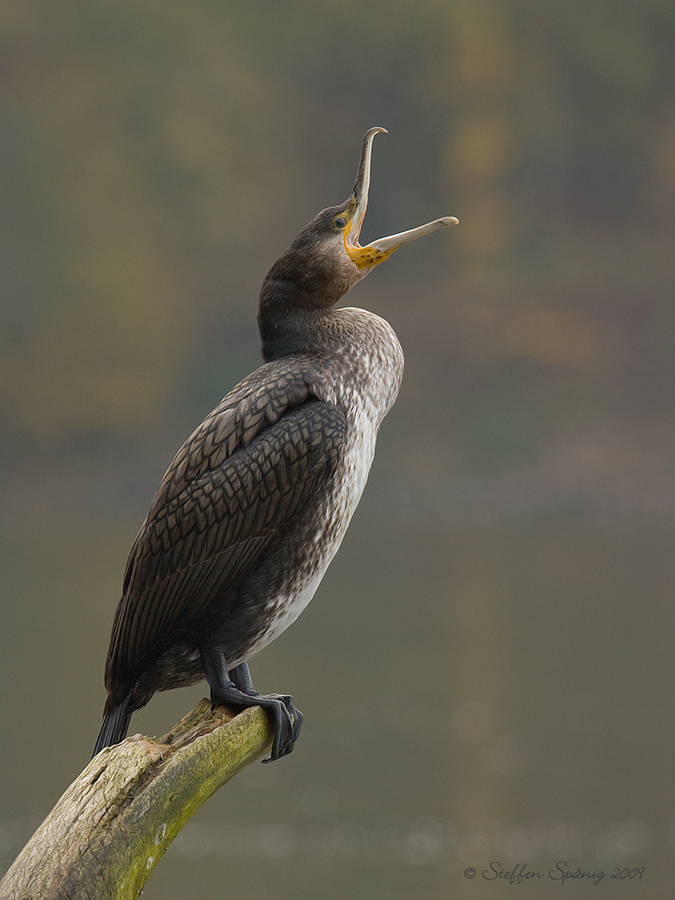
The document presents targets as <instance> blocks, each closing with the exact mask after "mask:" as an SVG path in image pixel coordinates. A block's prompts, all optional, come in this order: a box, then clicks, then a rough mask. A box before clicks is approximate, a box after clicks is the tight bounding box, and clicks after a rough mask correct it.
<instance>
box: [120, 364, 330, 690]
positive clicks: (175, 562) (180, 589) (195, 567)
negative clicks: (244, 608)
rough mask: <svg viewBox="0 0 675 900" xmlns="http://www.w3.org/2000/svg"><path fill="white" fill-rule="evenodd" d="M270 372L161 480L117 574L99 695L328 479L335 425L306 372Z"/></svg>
mask: <svg viewBox="0 0 675 900" xmlns="http://www.w3.org/2000/svg"><path fill="white" fill-rule="evenodd" d="M296 366H297V364H296ZM286 367H287V368H288V365H287V364H286ZM270 368H271V369H272V371H269V370H270ZM275 369H276V370H277V371H275ZM278 369H279V366H275V365H274V364H270V365H268V366H263V367H261V369H259V370H258V371H257V372H256V373H254V376H258V377H254V376H250V377H249V379H246V381H245V382H242V384H241V385H239V386H238V388H235V390H234V391H233V392H232V393H231V394H229V395H228V396H227V397H226V398H225V400H223V402H222V403H221V404H220V405H219V406H218V407H217V408H216V409H215V410H214V412H213V413H212V414H211V415H210V416H208V417H207V419H206V420H205V421H204V422H203V423H202V425H201V426H200V427H199V428H198V429H197V430H196V431H195V432H194V434H193V435H192V436H191V437H190V438H189V439H188V441H186V443H185V444H184V445H183V447H182V448H181V450H180V451H179V452H178V454H177V455H176V458H175V459H174V461H173V463H172V464H171V466H170V467H169V469H168V471H167V473H166V475H165V476H164V479H163V480H162V483H161V484H160V487H159V489H158V491H157V494H156V496H155V499H154V500H153V502H152V505H151V507H150V511H149V513H148V517H147V518H146V521H145V522H144V524H143V526H142V528H141V530H140V532H139V534H138V536H137V537H136V540H135V542H134V545H133V547H132V549H131V553H130V556H129V561H128V563H127V569H126V573H125V578H124V588H123V597H122V600H121V601H120V604H119V606H118V609H117V613H116V616H115V622H114V624H113V633H112V636H111V642H110V650H109V654H108V664H107V666H106V673H107V674H106V681H107V682H109V686H111V685H112V684H113V683H119V682H126V683H127V684H128V683H129V682H130V681H134V680H135V676H134V672H135V671H138V670H140V669H142V668H143V661H144V659H145V658H147V656H148V655H152V657H153V658H154V656H155V655H157V654H158V653H159V652H161V650H162V649H163V647H164V646H166V644H167V641H168V636H170V635H172V634H174V635H175V634H176V633H180V632H181V631H183V630H187V629H188V628H189V625H190V623H191V622H194V621H195V620H196V619H197V618H198V617H199V616H200V614H201V613H202V612H203V611H204V610H206V609H207V608H208V606H209V604H210V603H211V602H212V601H213V600H215V598H217V597H221V598H222V597H223V595H224V594H225V588H226V587H227V588H232V589H234V588H236V586H237V584H239V583H241V581H242V580H243V579H244V578H246V576H247V575H248V574H249V573H250V571H251V570H252V569H253V567H254V566H255V564H256V561H257V560H258V559H259V558H260V556H261V555H262V554H263V553H264V550H265V547H266V546H267V545H268V544H269V543H270V541H271V540H272V539H273V538H274V536H275V535H276V533H277V532H278V531H279V529H280V528H282V527H283V526H284V525H286V524H288V523H289V522H291V521H292V520H293V519H294V518H295V517H296V516H298V515H300V514H301V512H302V511H303V510H304V509H305V508H306V506H307V504H308V503H309V502H310V500H311V498H312V497H313V496H315V495H316V492H317V491H318V490H320V489H321V487H322V486H323V485H325V484H326V482H327V481H328V480H329V479H330V478H331V477H332V474H333V472H334V470H335V465H336V463H337V459H338V456H339V453H340V450H341V447H342V444H343V441H344V435H345V418H344V414H343V412H342V410H341V409H340V408H339V407H337V406H335V405H334V404H332V403H326V402H323V401H321V400H318V399H317V398H316V397H315V396H314V395H313V394H312V393H311V389H310V384H309V383H308V382H309V379H308V378H307V375H306V373H303V372H302V371H298V370H296V371H291V372H286V373H284V371H283V369H282V371H281V372H279V371H278ZM264 370H267V371H264ZM260 373H262V375H261V374H260Z"/></svg>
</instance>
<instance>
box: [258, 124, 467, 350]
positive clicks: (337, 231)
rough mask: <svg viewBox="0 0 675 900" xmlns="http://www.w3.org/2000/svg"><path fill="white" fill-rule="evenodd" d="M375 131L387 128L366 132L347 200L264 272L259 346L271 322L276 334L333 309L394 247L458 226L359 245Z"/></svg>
mask: <svg viewBox="0 0 675 900" xmlns="http://www.w3.org/2000/svg"><path fill="white" fill-rule="evenodd" d="M378 132H384V133H386V129H384V128H371V129H370V130H369V131H367V132H366V134H365V137H364V139H363V149H362V151H361V159H360V162H359V169H358V173H357V176H356V183H355V184H354V189H353V191H352V194H351V196H350V197H349V199H348V200H345V202H344V203H341V204H340V205H339V206H332V207H329V208H328V209H324V210H322V211H321V212H320V213H319V214H318V215H316V216H315V217H314V218H313V219H312V221H311V222H309V223H308V224H307V225H305V227H304V228H303V229H302V231H301V232H300V233H299V234H298V236H297V237H296V238H295V240H294V241H293V243H292V244H291V246H290V247H289V248H288V250H287V251H286V252H285V253H284V254H283V255H282V256H281V257H280V258H279V259H278V260H277V261H276V262H275V263H274V265H273V266H272V268H271V269H270V271H269V272H268V274H267V276H266V278H265V281H264V282H263V287H262V291H261V294H260V314H259V324H260V330H261V333H262V335H263V348H264V345H265V333H264V329H265V328H266V327H269V326H270V325H272V323H273V320H275V319H276V325H275V326H274V331H278V329H279V328H280V327H282V325H281V320H283V319H285V318H287V316H288V314H298V315H300V316H302V315H303V313H304V314H305V315H307V314H308V313H311V311H320V310H326V309H329V308H331V307H332V306H334V304H335V303H337V302H338V300H340V298H341V297H342V296H343V295H344V294H346V292H347V291H348V290H349V288H351V287H353V285H355V284H356V282H357V281H360V280H361V279H362V278H364V277H365V276H366V275H367V274H368V272H370V271H371V270H372V269H374V268H375V266H377V265H379V264H380V263H381V262H384V260H385V259H388V257H389V256H391V254H392V253H393V252H394V250H396V249H397V248H398V247H400V246H402V245H403V244H407V243H409V242H410V241H414V240H416V239H417V238H419V237H422V236H423V235H425V234H430V233H431V232H432V231H436V230H437V229H439V228H445V227H446V226H448V225H457V224H459V223H458V220H457V219H455V218H454V217H453V216H445V217H443V218H441V219H435V220H434V221H433V222H428V223H427V224H426V225H420V226H419V227H417V228H412V229H411V230H410V231H403V232H400V233H399V234H392V235H389V236H388V237H383V238H379V239H378V240H376V241H372V242H371V243H369V244H367V245H366V246H365V247H362V246H361V244H360V243H359V235H360V233H361V226H362V225H363V220H364V218H365V215H366V207H367V205H368V190H369V187H370V162H371V157H372V147H373V139H374V137H375V135H376V134H377V133H378ZM265 356H266V357H267V353H265Z"/></svg>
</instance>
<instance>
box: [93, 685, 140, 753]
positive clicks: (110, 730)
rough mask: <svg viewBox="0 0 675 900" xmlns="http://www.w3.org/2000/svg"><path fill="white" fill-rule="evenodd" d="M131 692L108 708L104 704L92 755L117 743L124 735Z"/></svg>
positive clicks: (128, 720) (128, 718)
mask: <svg viewBox="0 0 675 900" xmlns="http://www.w3.org/2000/svg"><path fill="white" fill-rule="evenodd" d="M130 699H131V694H130V693H129V694H126V695H125V696H124V697H123V698H122V700H121V701H120V702H119V703H118V704H117V705H116V706H112V707H111V708H110V709H108V704H106V709H105V713H104V715H103V724H102V725H101V730H100V731H99V733H98V738H97V739H96V746H95V747H94V753H93V756H96V754H97V753H100V751H101V750H103V748H104V747H112V746H113V744H119V742H120V741H123V740H124V738H125V737H126V734H127V731H128V730H129V722H130V721H131V713H132V712H133V710H130V709H129V701H130Z"/></svg>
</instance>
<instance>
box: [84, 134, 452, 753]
mask: <svg viewBox="0 0 675 900" xmlns="http://www.w3.org/2000/svg"><path fill="white" fill-rule="evenodd" d="M380 131H385V129H384V128H371V129H370V131H368V132H367V133H366V135H365V138H364V141H363V150H362V153H361V160H360V164H359V169H358V174H357V178H356V184H355V185H354V190H353V193H352V195H351V196H350V198H349V199H348V200H347V201H345V202H344V203H342V204H341V205H340V206H334V207H331V208H329V209H325V210H323V212H320V213H319V214H318V215H317V216H316V217H315V218H314V219H312V221H311V222H310V223H309V224H308V225H306V226H305V228H303V229H302V231H301V232H300V233H299V234H298V236H297V237H296V238H295V240H294V241H293V243H292V244H291V246H290V248H289V249H288V250H287V251H286V252H285V253H284V254H283V256H281V258H280V259H278V260H277V262H275V263H274V265H273V266H272V268H271V269H270V271H269V272H268V274H267V276H266V277H265V280H264V281H263V285H262V289H261V292H260V298H259V313H258V325H259V329H260V335H261V338H262V356H263V358H264V364H263V365H262V366H260V368H259V369H256V371H255V372H253V373H252V374H251V375H249V376H248V377H247V378H245V379H244V380H243V381H242V382H240V383H239V384H238V385H237V386H236V387H235V388H233V389H232V390H231V391H230V393H229V394H228V395H227V396H226V397H225V398H224V399H223V400H222V402H221V403H220V404H219V405H218V406H217V407H216V408H215V409H214V410H213V412H212V413H211V414H210V415H209V416H207V418H206V419H205V420H204V422H202V424H201V425H200V426H199V427H198V428H197V429H196V431H195V432H194V433H193V434H192V435H191V437H189V438H188V439H187V441H186V442H185V444H183V446H182V447H181V449H180V450H179V451H178V453H177V454H176V457H175V458H174V460H173V462H172V463H171V465H170V466H169V469H168V471H167V472H166V475H165V476H164V478H163V479H162V482H161V484H160V486H159V489H158V491H157V493H156V494H155V497H154V499H153V501H152V504H151V506H150V511H149V512H148V515H147V518H146V519H145V521H144V523H143V525H142V526H141V529H140V531H139V532H138V535H137V537H136V539H135V541H134V543H133V546H132V548H131V553H130V555H129V559H128V562H127V566H126V571H125V574H124V584H123V591H122V599H121V601H120V603H119V606H118V607H117V612H116V614H115V619H114V622H113V627H112V635H111V638H110V648H109V651H108V657H107V660H106V667H105V684H106V687H107V689H108V697H107V700H106V704H105V710H104V718H103V725H102V727H101V731H100V734H99V736H98V740H97V742H96V747H95V750H94V754H96V753H98V752H99V751H100V750H101V749H102V748H103V747H107V746H110V745H112V744H116V743H118V742H119V741H121V740H122V739H123V738H124V736H125V735H126V733H127V729H128V727H129V720H130V718H131V714H132V713H133V711H134V710H136V709H140V708H141V707H142V706H145V704H146V703H147V702H148V700H150V698H151V697H152V695H153V694H154V693H155V691H163V690H168V689H169V688H175V687H180V686H183V685H189V684H194V683H196V682H198V681H200V680H201V679H203V678H206V680H207V682H208V683H209V685H210V688H211V700H212V703H213V704H214V707H215V706H219V705H225V706H229V707H234V708H235V709H244V708H246V707H249V706H262V707H263V709H266V710H267V711H268V713H269V714H270V715H271V716H272V719H273V722H274V726H275V737H274V744H273V748H272V753H271V757H270V759H277V758H279V757H280V756H284V755H285V754H287V753H290V752H291V750H292V749H293V745H294V743H295V741H296V739H297V737H298V733H299V731H300V725H301V723H302V714H301V713H300V712H299V711H298V710H297V709H296V708H295V707H294V706H293V702H292V698H291V697H290V696H287V695H280V694H269V695H266V696H263V695H261V694H259V693H258V692H257V691H256V690H255V689H254V688H253V684H252V681H251V676H250V674H249V670H248V664H247V660H248V659H249V658H250V657H251V656H253V655H254V654H255V653H257V652H258V651H259V650H260V649H261V648H262V647H264V646H265V645H266V644H268V643H269V642H270V641H272V640H273V639H274V638H275V637H276V636H277V635H278V634H280V633H281V632H282V631H283V630H284V629H285V628H287V627H288V626H289V625H290V624H291V622H293V621H294V620H295V619H296V618H297V616H298V615H299V614H300V613H301V612H302V610H303V609H304V608H305V606H306V605H307V604H308V603H309V601H310V600H311V598H312V596H313V594H314V592H315V590H316V588H317V587H318V584H319V582H320V581H321V578H322V577H323V574H324V572H325V571H326V569H327V567H328V564H329V563H330V561H331V559H332V558H333V556H334V555H335V553H336V551H337V549H338V547H339V545H340V542H341V541H342V538H343V537H344V534H345V531H346V530H347V526H348V524H349V520H350V519H351V516H352V514H353V512H354V510H355V509H356V506H357V504H358V502H359V499H360V497H361V493H362V491H363V488H364V486H365V483H366V478H367V476H368V471H369V469H370V465H371V462H372V459H373V454H374V451H375V439H376V436H377V432H378V429H379V427H380V423H381V422H382V419H383V418H384V416H385V415H386V413H387V412H388V411H389V409H390V408H391V406H392V404H393V402H394V400H395V398H396V395H397V393H398V390H399V386H400V383H401V375H402V372H403V353H402V351H401V347H400V344H399V342H398V340H397V338H396V335H395V334H394V331H393V329H392V328H391V326H390V325H389V324H388V323H387V322H385V321H384V320H383V319H381V318H379V317H378V316H376V315H374V314H373V313H370V312H366V311H365V310H362V309H349V308H347V309H337V310H334V309H333V307H334V305H335V304H336V303H337V302H338V300H340V298H341V297H342V296H343V295H344V294H345V293H346V292H347V291H348V290H349V288H350V287H352V286H353V285H354V284H356V282H357V281H360V280H361V278H363V277H364V276H365V275H367V274H368V272H370V270H371V269H373V268H374V267H375V266H376V265H378V263H381V262H382V261H383V260H385V259H387V257H388V256H389V255H390V254H391V253H392V252H393V251H394V250H395V249H396V248H397V247H400V246H401V245H402V244H405V243H407V242H408V241H412V240H415V239H416V238H418V237H421V236H422V235H425V234H429V233H430V232H432V231H435V230H436V229H437V228H442V227H444V226H446V225H453V224H456V223H457V219H454V218H451V217H446V218H442V219H436V220H435V221H434V222H429V223H428V224H427V225H422V226H420V227H419V228H414V229H412V230H411V231H405V232H403V233H401V234H395V235H392V236H390V237H385V238H380V240H377V241H373V242H372V243H371V244H368V245H367V246H365V247H361V246H360V244H359V232H360V230H361V225H362V223H363V218H364V215H365V212H366V204H367V201H368V188H369V182H370V159H371V149H372V142H373V138H374V136H375V135H376V134H377V133H378V132H380Z"/></svg>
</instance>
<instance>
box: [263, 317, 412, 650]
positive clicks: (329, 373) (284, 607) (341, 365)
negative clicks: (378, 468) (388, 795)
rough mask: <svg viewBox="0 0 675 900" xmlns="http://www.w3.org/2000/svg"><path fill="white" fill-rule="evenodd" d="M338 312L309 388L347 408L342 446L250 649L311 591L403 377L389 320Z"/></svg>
mask: <svg viewBox="0 0 675 900" xmlns="http://www.w3.org/2000/svg"><path fill="white" fill-rule="evenodd" d="M335 315H336V317H337V316H339V317H340V318H339V320H338V325H342V323H343V322H345V321H346V322H347V323H348V325H349V326H350V327H349V328H344V327H343V328H342V329H336V331H337V336H336V338H335V339H334V341H333V345H332V347H331V352H330V353H329V354H326V355H325V357H324V358H323V359H322V360H321V361H320V362H318V363H317V367H316V370H315V384H314V386H313V391H314V392H315V393H316V395H317V396H318V397H319V399H321V400H324V401H326V402H330V403H334V404H336V405H337V406H339V407H340V408H341V409H342V411H343V412H344V415H345V419H346V424H347V429H346V435H345V442H344V446H343V449H342V451H341V453H340V455H339V459H338V462H337V465H336V467H335V471H334V472H333V475H332V478H331V479H330V481H329V483H328V486H327V488H326V489H325V490H323V491H321V493H320V494H319V496H317V497H315V498H314V500H313V503H312V504H310V508H309V509H308V510H307V513H306V515H305V516H303V517H302V519H301V520H300V521H299V522H298V523H297V525H296V528H295V529H294V533H293V535H292V537H291V538H290V539H289V541H288V542H287V544H286V547H285V553H286V565H285V567H284V568H285V572H286V576H285V579H284V582H283V584H281V585H280V586H279V590H278V591H277V592H276V594H275V596H274V597H273V598H270V601H269V603H268V605H267V611H266V616H265V625H264V629H262V631H261V633H260V634H259V635H258V637H257V639H256V641H255V643H254V645H253V646H252V647H251V649H250V651H249V653H248V654H247V655H248V656H252V655H254V654H255V653H257V652H258V651H259V650H260V649H262V647H264V646H265V645H266V644H268V643H270V641H272V640H274V638H275V637H277V636H278V635H279V634H280V633H281V632H282V631H284V630H285V629H286V628H287V627H288V626H289V625H290V624H291V623H292V622H293V621H294V620H295V619H296V618H297V617H298V616H299V615H300V613H301V612H302V611H303V609H304V608H305V607H306V606H307V604H308V603H309V601H310V600H311V599H312V597H313V596H314V593H315V591H316V589H317V587H318V585H319V583H320V581H321V579H322V578H323V576H324V574H325V572H326V569H327V568H328V566H329V564H330V562H331V560H332V559H333V557H334V556H335V554H336V553H337V550H338V548H339V546H340V544H341V543H342V539H343V538H344V535H345V532H346V531H347V527H348V525H349V522H350V520H351V518H352V515H353V514H354V511H355V510H356V507H357V506H358V503H359V500H360V499H361V495H362V493H363V489H364V488H365V485H366V481H367V479H368V473H369V471H370V467H371V464H372V461H373V456H374V453H375V443H376V439H377V433H378V431H379V428H380V425H381V423H382V420H383V419H384V417H385V415H386V414H387V412H388V411H389V409H390V408H391V406H392V405H393V403H394V401H395V399H396V396H397V394H398V390H399V387H400V384H401V377H402V374H403V352H402V350H401V346H400V344H399V342H398V339H397V338H396V335H395V333H394V331H393V329H392V328H391V326H390V325H389V324H388V323H387V322H385V321H384V320H383V319H380V318H379V317H377V316H375V315H373V314H372V313H366V312H364V311H362V310H351V309H350V310H338V311H337V312H336V314H335ZM357 328H358V331H357ZM341 332H342V333H341Z"/></svg>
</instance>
